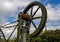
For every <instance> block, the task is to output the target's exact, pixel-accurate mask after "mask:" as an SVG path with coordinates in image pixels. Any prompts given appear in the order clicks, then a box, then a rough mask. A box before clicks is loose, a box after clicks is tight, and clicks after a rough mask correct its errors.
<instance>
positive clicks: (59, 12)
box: [0, 0, 60, 34]
mask: <svg viewBox="0 0 60 42" xmlns="http://www.w3.org/2000/svg"><path fill="white" fill-rule="evenodd" d="M33 1H39V2H41V3H42V4H43V5H44V6H45V7H46V9H47V18H48V19H47V23H46V27H47V29H49V30H50V29H51V30H55V29H60V0H0V25H3V24H6V23H10V22H12V21H15V20H17V17H18V15H17V14H18V13H19V12H21V11H23V9H24V8H25V7H26V6H27V5H28V4H29V3H30V2H33ZM26 2H27V3H26ZM3 31H4V32H5V33H6V34H8V33H11V32H12V30H9V29H8V32H7V30H6V29H5V30H3ZM10 31H11V32H10ZM32 31H33V29H32Z"/></svg>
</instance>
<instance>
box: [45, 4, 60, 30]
mask: <svg viewBox="0 0 60 42" xmlns="http://www.w3.org/2000/svg"><path fill="white" fill-rule="evenodd" d="M46 9H47V13H48V17H47V18H48V19H47V24H46V26H47V28H48V29H50V30H51V29H52V30H55V29H59V28H60V22H59V21H60V12H59V11H60V4H58V5H56V6H55V7H53V5H51V4H48V5H47V6H46Z"/></svg>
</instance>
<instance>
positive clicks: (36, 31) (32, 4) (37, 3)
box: [23, 1, 47, 37]
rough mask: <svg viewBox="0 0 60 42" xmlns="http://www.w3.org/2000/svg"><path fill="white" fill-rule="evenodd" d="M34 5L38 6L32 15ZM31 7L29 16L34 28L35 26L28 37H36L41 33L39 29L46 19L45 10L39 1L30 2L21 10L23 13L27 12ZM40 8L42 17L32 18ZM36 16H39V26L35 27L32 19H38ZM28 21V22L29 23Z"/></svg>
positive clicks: (41, 28)
mask: <svg viewBox="0 0 60 42" xmlns="http://www.w3.org/2000/svg"><path fill="white" fill-rule="evenodd" d="M34 6H38V8H37V10H36V11H35V12H34V13H33V15H32V12H33V11H32V10H33V7H34ZM30 8H31V13H30V17H32V18H31V22H32V24H33V25H34V27H35V28H37V29H36V30H35V31H34V32H33V33H32V34H30V37H36V36H37V35H38V34H40V33H41V31H42V30H43V28H44V26H45V23H46V20H47V11H46V8H45V7H44V6H43V5H42V4H41V3H40V2H37V1H35V2H32V3H30V4H29V5H28V6H27V7H26V8H25V10H24V11H23V13H27V12H28V11H29V9H30ZM40 8H41V11H42V17H36V18H33V17H34V16H35V14H36V13H37V11H38V10H39V9H40ZM38 18H41V21H40V23H39V26H38V27H36V26H35V24H34V22H33V21H32V20H33V19H38ZM31 22H30V23H31Z"/></svg>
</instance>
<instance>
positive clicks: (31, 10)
mask: <svg viewBox="0 0 60 42" xmlns="http://www.w3.org/2000/svg"><path fill="white" fill-rule="evenodd" d="M32 12H33V7H32V8H31V16H32Z"/></svg>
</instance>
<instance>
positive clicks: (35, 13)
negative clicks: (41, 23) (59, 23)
mask: <svg viewBox="0 0 60 42" xmlns="http://www.w3.org/2000/svg"><path fill="white" fill-rule="evenodd" d="M39 8H40V7H38V8H37V10H36V11H35V12H34V14H33V16H34V15H35V14H36V12H37V11H38V10H39ZM33 16H32V17H33Z"/></svg>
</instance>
